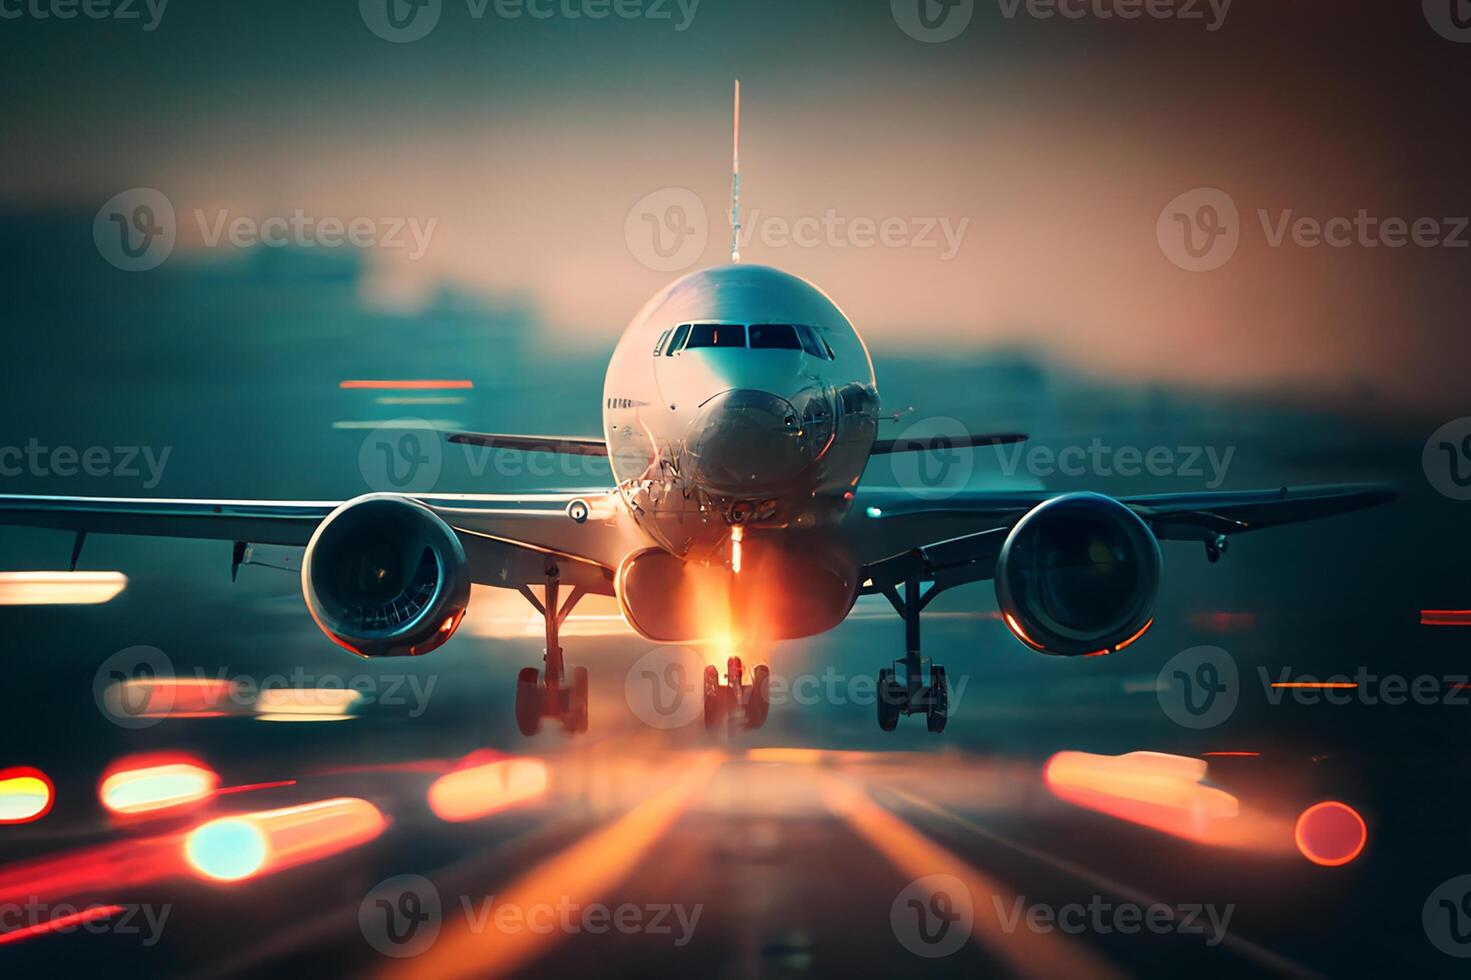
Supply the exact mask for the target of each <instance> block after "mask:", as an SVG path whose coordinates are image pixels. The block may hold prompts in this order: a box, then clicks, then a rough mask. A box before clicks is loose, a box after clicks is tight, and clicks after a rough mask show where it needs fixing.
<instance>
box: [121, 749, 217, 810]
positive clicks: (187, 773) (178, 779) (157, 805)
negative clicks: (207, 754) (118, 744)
mask: <svg viewBox="0 0 1471 980" xmlns="http://www.w3.org/2000/svg"><path fill="white" fill-rule="evenodd" d="M144 762H149V763H150V764H146V765H145V764H142V763H144ZM219 782H220V777H219V774H218V773H216V772H215V771H214V770H213V769H211V768H209V767H208V766H206V765H204V764H202V763H200V762H198V761H196V760H192V759H189V760H185V759H179V760H177V761H173V762H162V761H153V760H145V759H141V758H134V759H127V758H125V759H121V760H119V761H118V762H116V763H114V764H113V766H112V767H111V768H110V769H109V770H108V771H107V772H106V773H105V774H104V775H103V778H102V782H101V783H100V784H99V785H98V787H97V798H98V799H99V800H100V801H101V802H102V806H103V808H104V809H106V810H107V811H108V812H109V813H112V814H115V815H118V816H136V815H138V814H144V813H155V812H157V811H159V810H172V809H175V808H177V807H183V806H188V805H190V804H196V803H201V802H203V801H205V800H208V799H210V798H211V797H213V796H214V793H215V789H216V787H218V786H219Z"/></svg>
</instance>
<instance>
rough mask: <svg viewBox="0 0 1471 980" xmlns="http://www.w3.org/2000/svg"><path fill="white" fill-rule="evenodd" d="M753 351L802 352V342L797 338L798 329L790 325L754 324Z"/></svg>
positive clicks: (752, 333) (752, 332)
mask: <svg viewBox="0 0 1471 980" xmlns="http://www.w3.org/2000/svg"><path fill="white" fill-rule="evenodd" d="M751 349H752V350H801V349H802V342H801V340H799V339H798V338H797V328H796V327H794V326H792V325H791V324H790V323H760V324H752V325H751Z"/></svg>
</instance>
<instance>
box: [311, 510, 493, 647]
mask: <svg viewBox="0 0 1471 980" xmlns="http://www.w3.org/2000/svg"><path fill="white" fill-rule="evenodd" d="M301 590H302V594H303V595H304V596H305V597H306V605H307V608H308V609H309V610H310V611H311V614H312V618H313V619H314V620H316V622H317V626H319V627H321V630H322V632H323V633H326V634H327V636H328V637H330V638H331V639H332V641H333V642H335V643H337V644H338V645H339V646H341V647H343V648H345V649H347V650H349V651H350V652H352V653H355V654H357V655H358V656H360V657H416V656H419V655H421V654H425V653H428V652H429V651H430V650H433V649H434V648H436V647H438V646H439V645H440V644H442V643H443V642H444V641H445V640H448V639H449V638H450V636H452V635H453V634H454V631H455V629H456V628H457V627H458V626H459V625H460V619H461V617H462V616H464V614H465V607H466V605H467V604H468V603H469V601H470V575H469V569H468V565H467V562H466V560H465V549H464V546H463V545H461V544H460V539H459V536H458V535H456V534H455V532H454V531H453V530H451V529H450V527H449V525H448V524H446V523H445V522H444V521H442V520H441V519H440V518H439V516H438V515H436V514H435V513H434V512H433V511H431V510H430V509H429V508H428V507H425V506H424V505H423V504H420V503H417V502H415V501H413V500H406V499H404V498H403V497H396V496H393V495H391V494H369V495H368V496H365V497H358V498H356V499H354V500H349V501H347V502H346V503H344V504H343V505H342V506H340V507H338V508H337V509H336V510H334V511H333V512H332V513H331V514H329V515H328V516H327V519H326V520H324V521H323V522H322V523H321V524H320V525H319V526H318V527H317V530H316V533H315V534H313V535H312V539H311V541H310V542H308V544H307V547H306V554H305V556H304V557H303V559H302V563H301Z"/></svg>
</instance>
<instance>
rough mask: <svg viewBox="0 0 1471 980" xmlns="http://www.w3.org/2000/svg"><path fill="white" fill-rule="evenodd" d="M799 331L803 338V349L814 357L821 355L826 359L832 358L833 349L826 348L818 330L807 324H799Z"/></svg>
mask: <svg viewBox="0 0 1471 980" xmlns="http://www.w3.org/2000/svg"><path fill="white" fill-rule="evenodd" d="M797 333H798V334H800V335H801V338H802V349H803V350H804V351H806V352H807V353H808V354H810V355H812V356H813V357H820V358H822V359H823V360H825V361H830V360H832V351H830V350H826V349H824V347H823V343H822V341H821V340H820V339H818V336H817V331H816V330H814V329H813V328H811V327H809V326H807V325H806V324H798V325H797Z"/></svg>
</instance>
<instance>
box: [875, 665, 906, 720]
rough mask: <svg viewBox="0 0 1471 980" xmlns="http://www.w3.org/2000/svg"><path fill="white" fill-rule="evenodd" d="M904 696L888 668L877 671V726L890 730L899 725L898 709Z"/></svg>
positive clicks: (902, 690) (901, 705)
mask: <svg viewBox="0 0 1471 980" xmlns="http://www.w3.org/2000/svg"><path fill="white" fill-rule="evenodd" d="M905 698H906V695H905V693H904V688H902V687H901V686H899V683H898V682H897V681H895V680H894V672H893V671H892V670H890V669H888V668H885V669H883V670H881V671H879V687H878V711H879V727H880V728H882V729H883V730H884V731H886V732H892V731H893V730H894V729H895V728H897V727H899V711H900V709H901V708H902V707H903V705H904V701H905Z"/></svg>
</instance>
